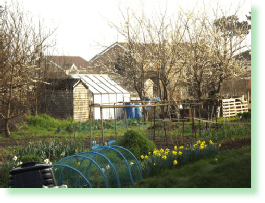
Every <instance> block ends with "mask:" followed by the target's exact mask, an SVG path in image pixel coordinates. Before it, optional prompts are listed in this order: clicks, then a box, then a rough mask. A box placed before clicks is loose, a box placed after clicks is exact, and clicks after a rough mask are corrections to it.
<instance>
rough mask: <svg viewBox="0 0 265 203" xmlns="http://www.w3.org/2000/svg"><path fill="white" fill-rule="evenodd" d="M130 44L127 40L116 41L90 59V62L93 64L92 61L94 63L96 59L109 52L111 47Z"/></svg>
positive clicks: (121, 46) (123, 46) (122, 46)
mask: <svg viewBox="0 0 265 203" xmlns="http://www.w3.org/2000/svg"><path fill="white" fill-rule="evenodd" d="M126 44H128V43H127V42H115V43H114V44H112V45H110V46H108V47H107V48H105V49H104V50H103V51H102V52H100V53H99V54H97V55H95V56H94V57H93V58H92V59H90V60H89V64H90V65H91V63H93V62H94V61H95V60H96V59H98V58H99V57H100V56H103V55H104V54H105V53H106V52H108V51H109V50H110V49H112V48H114V47H116V46H118V47H120V48H123V49H124V48H125V45H126Z"/></svg>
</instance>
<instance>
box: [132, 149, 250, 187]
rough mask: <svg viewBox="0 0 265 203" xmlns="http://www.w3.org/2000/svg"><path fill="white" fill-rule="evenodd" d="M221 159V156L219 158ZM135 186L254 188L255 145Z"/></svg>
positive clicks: (220, 154) (171, 171)
mask: <svg viewBox="0 0 265 203" xmlns="http://www.w3.org/2000/svg"><path fill="white" fill-rule="evenodd" d="M216 159H217V160H216ZM134 187H135V188H250V187H251V147H250V146H248V147H243V148H241V149H236V150H231V151H228V152H223V153H219V154H218V155H216V156H215V157H214V158H208V159H203V160H200V161H197V162H194V163H190V164H187V165H185V166H183V167H181V168H178V169H171V170H164V171H163V172H161V173H160V174H159V175H157V176H154V177H151V178H146V179H144V180H141V181H138V182H136V183H135V185H134Z"/></svg>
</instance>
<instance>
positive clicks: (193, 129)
mask: <svg viewBox="0 0 265 203" xmlns="http://www.w3.org/2000/svg"><path fill="white" fill-rule="evenodd" d="M194 131H195V126H194V107H193V108H192V136H194V133H195V132H194Z"/></svg>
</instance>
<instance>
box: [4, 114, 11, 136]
mask: <svg viewBox="0 0 265 203" xmlns="http://www.w3.org/2000/svg"><path fill="white" fill-rule="evenodd" d="M8 124H9V119H5V132H6V137H7V138H10V129H9V125H8Z"/></svg>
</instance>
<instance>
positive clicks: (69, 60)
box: [46, 56, 89, 70]
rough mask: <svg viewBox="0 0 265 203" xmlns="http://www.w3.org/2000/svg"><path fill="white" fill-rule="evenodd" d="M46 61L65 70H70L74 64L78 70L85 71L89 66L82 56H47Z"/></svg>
mask: <svg viewBox="0 0 265 203" xmlns="http://www.w3.org/2000/svg"><path fill="white" fill-rule="evenodd" d="M46 59H48V60H49V61H50V62H53V63H55V65H57V67H59V68H61V69H63V70H68V69H70V68H71V67H72V65H73V64H74V65H75V66H76V68H77V69H78V70H84V69H86V68H87V67H88V66H89V63H88V61H86V60H85V59H83V58H82V57H80V56H46Z"/></svg>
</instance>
